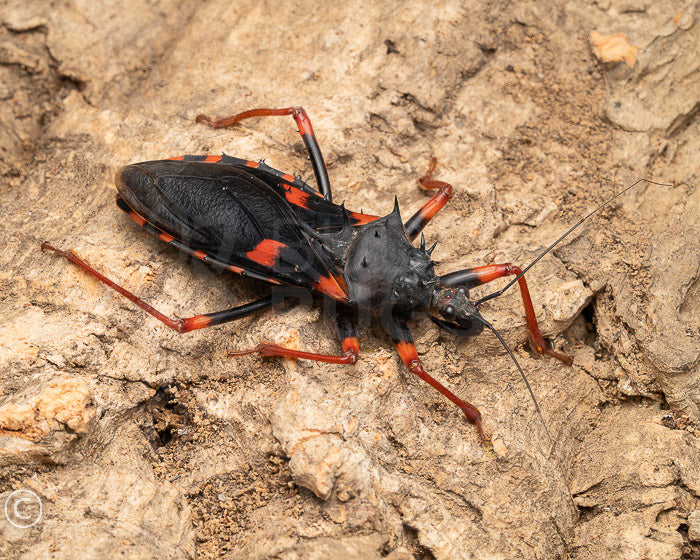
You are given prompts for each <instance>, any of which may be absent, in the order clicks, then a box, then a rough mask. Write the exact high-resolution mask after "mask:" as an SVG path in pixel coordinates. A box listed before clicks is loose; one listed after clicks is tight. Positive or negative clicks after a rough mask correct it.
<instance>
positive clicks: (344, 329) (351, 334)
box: [229, 313, 360, 365]
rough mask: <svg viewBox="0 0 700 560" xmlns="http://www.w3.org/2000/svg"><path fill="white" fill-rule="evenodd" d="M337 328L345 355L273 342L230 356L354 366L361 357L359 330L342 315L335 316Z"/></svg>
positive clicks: (231, 353)
mask: <svg viewBox="0 0 700 560" xmlns="http://www.w3.org/2000/svg"><path fill="white" fill-rule="evenodd" d="M335 326H336V331H337V333H338V337H339V338H340V340H341V341H342V347H343V355H342V356H336V355H334V354H317V353H315V352H304V351H302V350H294V349H292V348H285V347H284V346H279V345H278V344H273V343H271V342H261V343H260V344H258V345H257V346H256V347H255V348H249V349H247V350H238V351H236V352H230V353H229V356H244V355H246V354H255V353H257V354H260V355H261V356H267V357H280V358H293V359H300V360H313V361H316V362H325V363H327V364H349V365H351V364H354V363H356V362H357V359H358V358H359V356H360V343H359V340H358V338H357V329H356V328H355V325H354V324H353V323H352V322H351V321H350V320H349V319H348V318H347V317H345V316H343V315H342V313H338V314H337V315H336V316H335Z"/></svg>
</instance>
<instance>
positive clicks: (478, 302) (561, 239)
mask: <svg viewBox="0 0 700 560" xmlns="http://www.w3.org/2000/svg"><path fill="white" fill-rule="evenodd" d="M639 183H649V184H652V185H658V186H660V187H671V186H673V185H670V184H668V183H657V182H655V181H651V180H649V179H637V180H636V181H635V182H634V183H632V184H631V185H630V186H629V187H626V188H624V189H623V190H621V191H620V192H619V193H617V194H616V195H615V196H613V197H611V198H609V199H608V200H606V201H605V202H603V204H601V205H600V206H598V207H597V208H596V209H595V210H593V211H591V212H589V213H588V214H586V215H585V216H584V217H583V218H581V219H580V220H579V221H578V222H576V223H575V224H574V225H573V226H572V227H570V228H569V229H568V230H567V231H566V233H564V235H562V236H561V237H560V238H559V239H557V240H556V241H555V242H554V243H552V244H551V245H550V246H549V247H547V248H546V249H545V250H544V251H542V253H540V254H539V255H538V256H537V257H536V258H535V260H533V261H532V262H531V263H530V264H529V265H527V266H526V267H525V268H523V270H522V272H521V273H520V274H518V275H517V276H516V277H515V278H513V279H512V280H511V281H510V282H508V284H506V286H505V287H504V288H501V289H500V290H497V291H495V292H493V293H491V294H489V295H487V296H484V297H482V298H481V299H480V300H478V301H477V302H476V303H475V304H474V305H475V306H476V307H479V306H480V305H481V304H482V303H484V302H486V301H488V300H490V299H493V298H495V297H498V296H500V295H501V294H503V292H505V291H506V290H507V289H508V288H510V287H511V286H512V285H513V284H515V283H516V282H517V281H518V280H520V277H521V276H523V275H524V274H525V273H526V272H527V271H528V270H530V269H531V268H532V267H533V266H535V264H537V262H538V261H539V260H540V259H541V258H542V257H544V256H545V255H546V254H547V253H549V252H550V251H551V250H552V249H554V247H556V246H557V245H559V243H561V242H562V241H563V240H564V239H565V238H566V237H567V236H568V235H569V234H570V233H571V232H572V231H574V230H575V229H576V228H577V227H578V226H580V225H581V224H582V223H583V222H585V221H586V220H587V219H588V218H590V217H591V216H593V215H594V214H596V213H597V212H599V211H600V210H602V209H603V208H605V207H606V206H607V205H608V204H610V203H611V202H612V201H613V200H615V199H616V198H618V197H620V196H622V195H623V194H625V193H626V192H627V191H628V190H630V189H631V188H633V187H636V186H637V185H638V184H639ZM494 332H495V331H494ZM497 336H498V335H497Z"/></svg>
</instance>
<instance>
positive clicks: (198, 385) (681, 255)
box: [0, 0, 700, 560]
mask: <svg viewBox="0 0 700 560" xmlns="http://www.w3.org/2000/svg"><path fill="white" fill-rule="evenodd" d="M321 8H322V9H321ZM699 16H700V14H699V13H698V8H697V7H696V6H694V5H693V4H692V3H686V2H680V1H677V2H676V1H661V2H630V1H616V0H598V1H596V2H583V1H580V2H568V3H566V4H563V3H562V4H560V3H552V2H544V1H536V2H522V3H520V2H515V3H513V2H506V3H502V4H498V3H493V2H476V1H475V2H467V3H464V2H456V1H455V2H445V3H442V5H441V7H440V9H439V10H438V9H434V8H432V7H430V5H429V4H428V3H422V2H414V3H391V2H373V3H372V2H370V3H368V2H331V3H329V2H324V3H323V4H318V5H316V4H314V3H312V2H308V3H298V4H293V3H284V4H282V3H260V2H245V1H244V2H236V3H231V2H227V1H226V0H211V1H205V2H173V1H167V0H155V1H153V2H143V1H139V0H132V1H129V2H121V3H111V4H103V3H96V2H91V1H87V0H77V1H74V2H70V3H69V2H59V3H54V4H52V5H51V7H49V6H48V5H47V4H46V3H44V2H26V1H15V0H6V1H5V2H4V3H3V4H2V6H0V23H1V25H0V215H1V217H2V223H3V227H2V229H0V244H1V246H2V251H0V293H1V294H2V297H1V298H0V316H2V318H3V320H2V321H1V323H2V324H0V391H1V392H0V429H1V430H2V432H1V433H0V464H1V465H2V467H1V471H0V506H2V505H3V504H4V502H5V500H6V499H8V498H9V496H10V495H11V493H12V492H13V490H17V489H31V490H32V491H33V492H35V493H36V495H38V496H39V497H40V499H41V500H42V503H43V506H44V514H43V518H42V519H41V521H40V522H38V523H37V524H35V525H34V526H32V527H31V528H28V529H19V528H17V527H14V526H13V525H11V524H10V523H6V522H5V519H3V518H2V516H1V515H0V535H1V536H0V556H2V557H3V558H23V559H24V558H26V559H30V558H45V557H55V558H73V559H82V558H85V559H87V558H111V557H123V554H126V555H128V557H130V558H195V557H196V558H231V559H239V558H240V559H243V558H245V559H249V558H256V559H266V558H281V559H285V560H286V559H289V560H292V559H296V558H324V559H325V558H338V559H341V558H343V559H344V558H390V559H392V560H407V559H409V558H410V559H412V558H416V559H418V558H420V559H430V558H437V559H454V558H510V559H516V558H523V559H534V558H540V559H542V558H546V559H550V558H551V559H555V558H568V559H571V560H589V559H591V560H592V559H597V558H603V557H605V558H611V559H619V560H641V559H643V558H652V559H657V558H658V559H662V558H678V559H681V558H683V559H688V558H694V557H697V556H698V555H700V543H699V542H698V538H699V537H698V534H700V532H699V530H698V521H697V512H698V511H699V510H700V500H699V496H700V481H699V480H698V468H697V465H698V462H699V461H700V444H699V443H698V440H697V429H696V425H697V422H698V421H699V420H700V343H699V342H698V340H699V339H698V337H699V336H700V323H699V322H698V321H699V317H700V304H699V302H700V292H699V286H700V280H699V278H700V268H699V267H700V265H699V263H698V259H697V255H698V253H699V252H700V241H699V240H700V231H699V229H700V227H699V224H698V216H699V215H700V212H698V210H699V209H700V199H699V197H700V194H698V189H697V171H698V165H697V160H698V158H697V154H698V149H699V147H698V137H700V131H699V130H698V128H699V125H698V118H697V115H698V110H697V108H698V102H699V100H698V93H697V92H698V91H700V87H698V80H699V73H698V69H697V65H698V57H697V53H696V45H697V44H698V41H699V40H700V39H699V38H698V33H699V31H698V30H699V23H698V18H699ZM593 31H596V32H598V33H600V34H603V35H613V34H616V33H623V34H625V35H626V37H627V40H628V41H629V44H630V45H632V46H633V47H637V49H638V50H637V52H636V63H635V65H634V66H632V67H630V66H628V65H627V64H626V63H624V62H607V63H603V62H601V61H600V60H599V59H598V58H597V57H596V56H595V54H594V53H593V52H592V50H591V43H590V36H591V32H593ZM291 104H294V105H303V106H304V107H305V108H306V109H307V111H308V112H309V114H310V116H311V119H312V121H313V123H314V128H315V130H316V133H317V136H318V139H319V142H320V144H321V147H322V149H323V151H324V155H325V157H326V160H327V162H328V165H329V173H330V176H331V181H332V183H333V185H334V197H335V200H338V201H341V200H344V199H345V200H346V201H347V205H348V207H350V208H353V209H360V208H364V209H365V210H368V211H370V210H371V211H372V212H376V213H386V212H388V211H390V210H391V208H392V205H393V197H394V194H397V195H398V197H399V199H400V201H401V207H402V210H403V212H404V214H409V213H410V212H413V211H414V210H415V209H417V208H418V207H419V206H420V205H421V204H423V203H424V201H425V200H426V198H425V195H424V194H422V193H421V192H420V191H419V189H418V188H417V187H416V179H417V178H418V177H419V176H420V175H421V174H422V173H423V172H424V170H425V168H426V166H427V164H428V158H429V157H430V155H436V156H437V157H438V158H439V166H438V169H437V171H436V176H437V178H439V179H442V180H446V181H449V182H451V183H453V184H454V186H455V196H454V198H453V200H452V201H451V203H450V205H449V206H448V207H446V208H445V209H444V210H443V211H442V212H441V213H440V214H439V215H438V217H436V218H435V220H434V221H433V222H432V223H431V225H430V226H429V227H428V229H427V230H426V236H427V238H428V240H429V241H430V242H432V241H434V240H437V241H439V245H438V247H437V249H436V251H435V253H434V255H435V258H436V259H438V260H440V261H442V264H441V265H440V267H439V272H441V273H442V272H446V271H450V270H455V269H458V268H465V267H468V266H474V265H478V264H484V263H493V262H507V261H510V262H513V263H517V264H519V265H525V264H527V263H528V262H529V261H530V260H531V259H532V258H534V257H535V256H536V255H537V254H538V253H539V252H540V251H541V250H542V249H543V248H544V247H546V246H548V245H549V244H550V243H551V242H552V241H553V240H554V239H556V238H557V236H558V235H560V234H561V232H563V231H565V230H566V228H567V226H569V225H570V224H572V223H573V222H575V221H576V220H577V219H578V218H580V217H581V216H583V215H584V214H585V213H586V212H587V211H588V210H590V209H591V208H593V207H594V206H595V205H596V204H599V203H601V202H602V201H603V200H605V198H606V197H608V196H610V195H612V194H613V193H615V192H616V191H618V190H619V189H620V188H621V187H622V186H623V185H625V184H630V183H631V182H633V181H634V180H635V179H636V178H638V177H645V176H649V177H653V178H654V179H657V180H659V181H663V182H667V183H671V185H672V186H658V185H640V186H639V187H637V188H635V189H634V190H632V191H630V192H629V193H628V194H626V195H624V196H623V197H622V198H621V199H620V200H619V201H618V202H617V203H615V204H614V205H612V206H610V207H609V208H607V209H606V210H604V211H603V212H602V213H601V214H600V216H599V217H598V218H596V220H595V222H593V223H591V224H589V225H588V226H586V227H584V228H580V229H579V230H577V231H576V233H575V234H574V235H572V236H571V237H570V238H568V239H567V240H566V241H565V242H564V243H563V244H562V245H561V246H559V247H558V248H557V249H556V250H555V251H554V252H553V254H550V255H548V256H547V257H546V258H545V259H543V260H542V261H541V262H540V263H539V264H538V265H537V266H536V267H534V268H533V269H532V270H531V272H529V273H528V276H527V278H528V282H529V283H530V286H531V291H532V296H533V300H534V302H535V305H536V311H537V314H538V317H539V318H540V321H541V326H542V329H543V332H544V333H545V334H546V335H547V336H548V337H550V338H551V339H552V340H553V341H554V344H555V345H556V346H557V347H558V348H561V349H562V350H563V351H565V352H567V353H570V354H572V355H574V366H573V367H572V368H569V367H566V366H564V365H562V364H559V363H555V362H554V361H553V360H550V359H537V358H535V357H533V356H532V355H531V354H530V352H529V351H528V349H527V347H526V345H525V341H526V334H525V321H524V317H523V314H522V306H521V303H520V301H519V296H518V294H517V292H515V291H511V292H509V293H507V294H505V295H504V296H503V297H501V298H499V299H497V300H494V301H493V302H490V303H489V304H488V306H485V311H484V313H485V315H486V317H487V318H488V319H489V320H490V321H491V322H492V323H494V324H495V325H496V326H497V327H498V328H499V329H500V330H501V332H502V333H503V335H504V337H505V338H506V340H507V341H508V342H509V344H511V345H512V346H513V347H514V351H515V354H516V355H517V358H518V360H519V361H520V363H521V365H522V366H523V368H524V370H525V371H526V372H527V374H528V377H529V379H530V383H531V384H532V386H533V390H534V392H535V394H536V395H537V397H538V399H539V402H540V404H541V407H542V410H543V416H544V418H545V420H546V422H547V424H548V428H549V431H550V432H551V434H552V436H553V439H554V444H553V445H551V446H550V444H549V442H548V441H547V438H546V435H545V433H544V430H543V428H542V425H541V423H540V422H539V420H538V418H537V416H536V414H535V411H534V407H533V405H532V403H531V401H530V400H529V398H528V395H527V391H526V389H525V388H524V386H523V384H522V382H521V380H520V379H519V377H518V376H517V372H516V371H515V369H514V367H513V365H512V363H511V362H510V361H509V358H508V356H507V355H506V354H505V353H504V351H503V349H502V347H501V346H500V345H499V344H498V342H497V341H496V340H495V339H494V338H493V337H491V336H488V335H487V334H484V335H482V336H481V337H479V338H478V339H476V340H470V341H465V342H457V341H455V340H454V339H452V338H451V337H449V336H447V335H445V334H444V333H441V332H438V330H436V328H435V327H434V326H433V325H432V324H431V323H430V322H429V321H426V320H421V321H419V322H417V323H416V325H415V327H414V331H415V336H416V344H417V348H418V352H419V355H420V356H421V358H422V359H423V361H424V363H425V365H426V367H427V369H428V370H429V371H431V372H434V374H435V376H436V377H438V378H439V379H440V380H442V381H444V382H445V383H446V384H448V385H449V386H450V387H452V388H454V389H455V391H456V392H457V393H458V394H460V395H463V396H465V397H466V398H468V399H469V400H470V401H471V402H473V403H474V404H476V405H477V406H478V407H479V408H480V409H481V410H482V412H483V413H484V418H485V428H486V429H487V431H488V432H489V434H490V435H491V436H492V439H491V444H490V445H488V446H484V447H482V446H480V445H479V444H478V442H477V440H476V437H475V434H474V431H473V429H471V427H470V426H469V425H467V424H466V423H465V422H464V421H463V418H461V417H460V415H459V414H458V412H457V411H456V410H455V409H454V408H453V407H452V406H451V405H449V404H448V403H446V402H444V400H443V399H442V398H441V397H440V396H439V395H438V394H437V393H435V392H433V391H431V390H430V389H429V388H428V387H427V386H425V385H424V384H423V383H422V382H420V381H419V380H417V379H414V378H412V377H410V376H409V375H408V374H407V373H406V371H405V369H404V367H403V366H402V365H401V364H400V361H399V359H398V357H397V356H396V354H395V352H394V350H393V349H392V347H391V341H390V340H389V339H388V338H387V337H386V335H384V334H382V333H381V332H380V331H379V330H378V329H368V330H366V331H365V332H363V333H362V340H361V347H362V351H361V359H360V361H359V362H358V364H357V365H356V366H355V367H341V366H333V365H318V364H314V363H308V362H297V363H294V362H291V361H275V360H261V359H258V358H256V357H252V356H247V357H243V358H240V359H236V360H234V359H230V358H227V357H226V354H227V352H228V351H230V350H232V349H236V348H244V347H248V346H251V345H253V344H255V343H256V342H259V341H261V340H273V341H276V342H279V343H283V344H286V345H289V346H293V347H297V348H300V349H304V350H313V351H323V352H335V351H336V350H337V342H336V341H335V340H334V339H333V336H332V332H331V330H330V329H329V328H328V326H327V325H325V324H324V321H323V320H322V319H321V317H320V314H319V312H318V311H317V310H312V309H306V308H297V309H294V310H291V311H287V312H284V313H278V314H273V313H265V314H263V315H261V316H260V317H257V318H252V319H246V320H242V321H240V322H237V323H234V324H229V325H223V326H220V327H215V328H213V329H208V330H204V331H197V332H193V333H190V334H188V335H184V336H180V335H177V334H175V333H173V332H172V331H169V330H168V329H167V328H166V327H164V326H163V325H162V324H160V323H158V322H157V321H156V320H154V319H153V318H152V317H149V316H147V315H145V314H143V313H142V312H140V311H139V310H136V309H134V307H133V306H132V305H130V304H129V303H128V302H127V301H125V300H123V299H120V298H119V297H118V296H117V295H116V294H114V293H112V292H110V291H108V290H107V289H105V288H104V287H103V286H102V285H99V284H98V283H96V282H95V281H93V280H92V279H90V278H86V277H85V275H84V274H82V273H81V272H80V271H79V270H76V269H75V268H74V267H71V266H70V265H69V263H67V262H65V261H64V260H62V259H59V258H57V257H56V256H54V255H48V254H42V253H41V251H40V250H39V246H40V244H41V241H43V240H45V239H48V240H50V241H51V242H52V243H54V244H56V245H59V246H62V247H65V248H68V247H72V248H73V249H75V250H76V251H77V252H78V253H79V254H80V255H81V256H83V257H84V258H85V259H86V260H88V261H89V262H91V263H92V264H93V265H94V266H96V267H97V268H99V269H100V270H102V271H104V272H105V273H107V274H108V275H109V276H110V277H112V278H114V279H115V280H117V281H119V282H120V283H122V284H123V285H125V286H126V287H128V288H129V289H131V290H133V291H135V292H136V293H138V294H140V295H142V296H143V297H144V298H145V299H147V301H149V302H151V303H153V304H154V305H155V306H156V307H157V308H158V309H159V310H161V311H162V312H164V313H166V314H169V315H171V316H178V317H185V316H189V315H192V314H195V313H201V312H206V311H213V310H217V309H224V308H226V307H230V306H232V305H234V304H235V303H237V302H241V301H246V300H250V299H252V298H253V297H254V296H255V295H256V294H257V293H260V292H261V287H260V286H258V285H256V284H253V283H252V282H248V281H242V280H240V279H237V278H233V277H229V276H225V275H221V274H219V273H217V272H214V271H212V270H210V269H208V268H206V267H205V266H203V265H202V264H201V263H199V262H192V261H191V260H190V259H188V258H186V257H184V256H183V255H181V254H178V253H177V252H175V251H174V250H172V249H171V248H169V247H167V246H164V244H162V243H161V242H159V241H158V240H157V239H153V238H151V237H150V236H148V235H147V234H145V233H144V232H143V231H141V230H139V229H138V228H137V227H136V226H135V225H134V224H133V223H131V221H130V220H128V218H126V217H125V216H124V215H123V213H121V212H119V211H118V210H117V209H116V207H115V206H114V191H113V175H114V172H115V170H116V169H117V167H118V166H120V165H122V164H125V163H128V162H133V161H139V160H148V159H158V158H165V157H171V156H175V155H180V154H184V153H201V154H207V153H214V154H215V153H220V152H221V151H224V150H225V151H226V152H227V153H230V154H232V155H237V156H241V157H246V158H249V159H259V158H263V157H264V158H265V159H266V160H267V162H268V163H269V164H270V165H272V166H274V167H275V168H278V169H282V170H284V171H287V172H289V173H300V174H302V175H303V176H304V177H305V178H307V179H309V178H310V175H311V170H310V166H309V165H308V162H307V161H306V157H305V152H304V149H303V144H302V142H301V140H300V139H299V137H298V135H295V133H294V129H293V124H292V122H291V119H266V120H265V119H263V120H256V121H250V122H246V123H245V125H244V126H241V127H239V128H237V129H234V130H227V131H213V130H211V129H208V128H206V127H204V126H201V125H196V124H195V123H194V117H195V116H196V115H197V114H198V113H201V112H206V113H209V114H214V115H225V114H231V113H234V112H237V111H240V110H245V109H249V108H253V107H258V106H289V105H291Z"/></svg>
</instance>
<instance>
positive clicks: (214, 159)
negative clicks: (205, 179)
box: [204, 156, 221, 163]
mask: <svg viewBox="0 0 700 560" xmlns="http://www.w3.org/2000/svg"><path fill="white" fill-rule="evenodd" d="M204 161H205V162H206V163H219V162H220V161H221V156H207V157H206V158H204Z"/></svg>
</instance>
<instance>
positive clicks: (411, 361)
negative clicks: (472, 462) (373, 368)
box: [392, 319, 486, 442]
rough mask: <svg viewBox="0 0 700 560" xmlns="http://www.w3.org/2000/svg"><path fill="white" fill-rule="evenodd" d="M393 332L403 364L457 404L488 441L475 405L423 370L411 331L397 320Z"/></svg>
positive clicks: (482, 437)
mask: <svg viewBox="0 0 700 560" xmlns="http://www.w3.org/2000/svg"><path fill="white" fill-rule="evenodd" d="M392 331H393V332H392V336H393V338H394V343H395V344H396V350H397V351H398V353H399V356H401V360H403V363H404V364H406V368H408V371H410V372H411V373H413V374H415V375H417V376H418V377H419V378H420V379H422V380H423V381H425V382H426V383H427V384H428V385H430V386H431V387H432V388H433V389H436V390H438V391H439V392H440V393H441V394H442V395H444V396H445V397H447V398H448V399H449V400H450V401H452V402H453V403H454V404H456V405H457V406H458V407H459V408H460V410H461V411H462V412H463V413H464V416H466V418H467V420H468V421H469V423H470V424H473V425H474V427H475V428H476V431H477V432H478V434H479V441H481V442H483V441H484V440H485V439H486V435H485V434H484V429H483V427H482V425H481V412H479V410H478V409H477V408H476V407H475V406H474V405H473V404H470V403H468V402H467V401H464V400H462V399H460V398H459V397H458V396H457V395H455V394H454V393H453V392H452V391H450V390H449V389H448V388H447V387H445V386H444V385H443V384H442V383H440V382H439V381H437V380H436V379H435V378H433V377H431V376H430V375H429V374H428V373H427V372H426V371H425V369H424V368H423V363H422V362H421V361H420V358H419V357H418V352H416V347H415V345H414V344H413V337H412V336H411V331H410V330H409V328H408V325H407V324H406V323H405V322H404V321H401V320H398V319H395V320H394V325H393V329H392Z"/></svg>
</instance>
